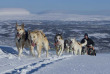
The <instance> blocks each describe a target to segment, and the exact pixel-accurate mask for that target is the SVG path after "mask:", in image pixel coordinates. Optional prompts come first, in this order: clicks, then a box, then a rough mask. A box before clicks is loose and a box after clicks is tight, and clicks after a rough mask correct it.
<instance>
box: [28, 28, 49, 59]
mask: <svg viewBox="0 0 110 74" xmlns="http://www.w3.org/2000/svg"><path fill="white" fill-rule="evenodd" d="M28 34H29V36H28V38H29V40H30V45H31V46H30V50H31V53H32V54H34V52H33V50H34V47H35V46H36V47H37V53H38V57H40V56H41V50H42V47H44V48H45V50H46V57H48V50H49V49H50V47H49V42H48V40H47V37H46V36H45V34H44V33H43V32H42V31H38V30H34V31H28Z"/></svg>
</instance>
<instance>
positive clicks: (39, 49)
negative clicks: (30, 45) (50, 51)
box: [37, 45, 42, 58]
mask: <svg viewBox="0 0 110 74" xmlns="http://www.w3.org/2000/svg"><path fill="white" fill-rule="evenodd" d="M41 49H42V46H39V45H37V53H38V58H40V56H41Z"/></svg>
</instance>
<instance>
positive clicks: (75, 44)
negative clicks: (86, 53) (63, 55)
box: [70, 38, 87, 55]
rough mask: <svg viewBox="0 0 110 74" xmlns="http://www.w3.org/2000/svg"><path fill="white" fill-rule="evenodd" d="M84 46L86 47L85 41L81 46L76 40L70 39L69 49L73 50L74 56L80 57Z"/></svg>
mask: <svg viewBox="0 0 110 74" xmlns="http://www.w3.org/2000/svg"><path fill="white" fill-rule="evenodd" d="M86 45H87V41H86V40H85V42H84V43H83V44H81V43H80V42H77V41H76V39H75V38H74V39H71V44H70V49H72V50H73V52H74V54H75V55H78V54H79V55H81V52H82V47H83V46H86ZM78 52H79V53H78Z"/></svg>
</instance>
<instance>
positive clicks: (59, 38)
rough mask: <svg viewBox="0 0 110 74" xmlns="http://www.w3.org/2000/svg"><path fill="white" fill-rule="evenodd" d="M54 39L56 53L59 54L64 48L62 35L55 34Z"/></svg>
mask: <svg viewBox="0 0 110 74" xmlns="http://www.w3.org/2000/svg"><path fill="white" fill-rule="evenodd" d="M54 41H55V49H56V54H57V55H58V56H61V55H62V53H63V50H64V40H63V38H62V35H61V34H56V36H55V38H54Z"/></svg>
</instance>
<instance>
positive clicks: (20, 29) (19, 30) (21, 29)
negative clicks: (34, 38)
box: [16, 23, 25, 38]
mask: <svg viewBox="0 0 110 74" xmlns="http://www.w3.org/2000/svg"><path fill="white" fill-rule="evenodd" d="M24 32H25V30H24V23H23V24H21V25H18V24H17V23H16V35H17V37H18V38H20V37H21V36H22V35H23V33H24Z"/></svg>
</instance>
